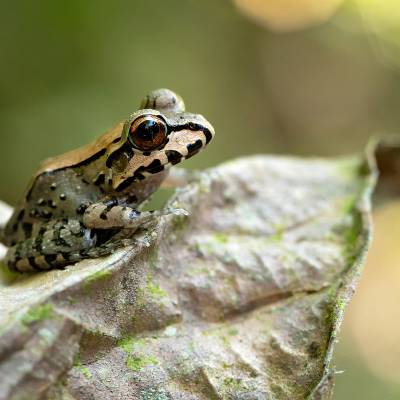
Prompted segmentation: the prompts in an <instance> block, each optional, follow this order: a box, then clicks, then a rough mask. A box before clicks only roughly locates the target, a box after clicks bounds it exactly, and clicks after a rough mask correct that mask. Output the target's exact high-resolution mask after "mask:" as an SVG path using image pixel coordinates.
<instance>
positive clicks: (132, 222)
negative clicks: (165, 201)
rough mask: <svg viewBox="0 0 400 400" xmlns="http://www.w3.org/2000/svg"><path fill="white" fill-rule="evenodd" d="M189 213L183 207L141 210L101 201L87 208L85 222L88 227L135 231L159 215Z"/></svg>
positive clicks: (84, 216)
mask: <svg viewBox="0 0 400 400" xmlns="http://www.w3.org/2000/svg"><path fill="white" fill-rule="evenodd" d="M187 214H188V213H187V211H185V210H182V209H173V210H172V209H165V210H159V211H144V212H140V211H137V210H135V209H133V208H131V207H126V206H120V205H112V204H111V205H110V204H107V202H100V203H94V204H92V205H90V206H89V207H88V208H87V209H86V211H85V213H84V215H83V223H84V225H85V226H86V227H88V228H93V229H117V228H120V229H130V230H132V231H135V230H137V229H138V228H140V227H145V226H146V225H148V224H149V223H150V222H152V221H154V220H155V218H157V217H161V216H164V215H187Z"/></svg>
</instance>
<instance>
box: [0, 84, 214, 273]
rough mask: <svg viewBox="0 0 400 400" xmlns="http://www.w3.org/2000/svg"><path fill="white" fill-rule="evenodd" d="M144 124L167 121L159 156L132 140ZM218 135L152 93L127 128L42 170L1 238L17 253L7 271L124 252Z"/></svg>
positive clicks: (165, 94)
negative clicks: (155, 196)
mask: <svg viewBox="0 0 400 400" xmlns="http://www.w3.org/2000/svg"><path fill="white" fill-rule="evenodd" d="M142 116H155V117H158V118H162V119H163V120H164V121H165V123H166V125H167V127H168V133H167V140H166V142H165V143H164V144H163V145H162V146H161V147H158V148H157V149H156V150H151V151H143V150H139V149H138V148H136V147H135V146H134V145H132V142H131V141H130V140H128V136H129V129H130V127H131V125H132V124H133V122H134V121H137V119H138V118H141V117H142ZM213 135H214V130H213V128H212V126H211V125H210V124H209V123H208V122H207V121H206V120H205V119H204V118H203V117H202V116H201V115H197V114H190V113H187V112H185V111H184V103H183V101H182V99H181V98H180V97H179V96H177V95H176V94H175V93H173V92H171V91H169V90H167V89H159V90H156V91H153V92H151V93H150V94H149V95H147V96H146V97H145V99H144V100H143V102H142V104H141V109H140V110H139V111H137V112H135V113H134V114H132V115H131V116H130V117H129V118H128V119H127V120H126V121H125V123H124V124H119V125H117V126H116V127H115V128H113V129H112V130H110V131H109V132H107V133H106V134H104V135H103V136H102V137H101V138H99V139H98V140H97V141H96V142H95V143H93V144H91V145H88V146H85V147H84V148H81V149H77V150H75V151H73V152H70V153H67V154H65V155H62V156H59V157H56V158H53V159H50V160H48V161H46V162H45V163H44V164H43V165H42V167H41V168H40V169H39V171H38V173H36V174H35V176H34V178H33V180H32V183H31V184H30V185H29V187H28V190H27V192H26V194H25V196H24V197H23V199H22V200H21V202H20V203H19V205H18V206H17V207H16V208H15V212H14V214H13V215H12V217H11V218H10V220H9V222H8V223H7V225H6V227H5V229H4V232H3V233H2V235H1V241H2V242H3V243H4V244H5V245H7V246H11V247H10V248H9V250H8V253H7V256H6V263H7V265H8V266H9V268H11V269H12V270H16V271H20V272H29V271H41V270H47V269H52V268H62V267H64V266H65V265H68V264H70V263H73V262H76V261H79V260H81V259H83V258H90V257H97V256H101V255H105V254H108V253H110V252H111V251H112V250H114V249H115V248H116V247H119V246H121V243H123V238H125V237H126V230H127V229H129V231H130V232H132V231H134V230H136V229H137V228H139V227H141V226H143V225H144V224H146V222H147V221H149V219H151V218H153V217H154V213H149V212H143V213H140V212H138V211H136V209H137V207H138V206H139V205H140V204H141V203H142V202H143V201H145V200H146V199H147V198H148V197H149V196H150V195H151V194H152V193H153V192H154V191H155V190H157V188H158V187H159V186H160V185H161V183H162V181H163V180H164V179H165V177H166V176H167V174H168V168H169V167H170V166H171V165H174V164H177V163H179V162H181V161H182V160H184V159H186V158H189V157H191V156H193V155H194V154H196V153H198V152H199V151H200V150H201V149H202V148H204V147H205V146H206V145H207V144H208V142H209V141H210V140H211V138H212V137H213ZM168 212H170V211H166V210H164V211H159V212H157V213H158V214H159V215H163V214H166V213H168Z"/></svg>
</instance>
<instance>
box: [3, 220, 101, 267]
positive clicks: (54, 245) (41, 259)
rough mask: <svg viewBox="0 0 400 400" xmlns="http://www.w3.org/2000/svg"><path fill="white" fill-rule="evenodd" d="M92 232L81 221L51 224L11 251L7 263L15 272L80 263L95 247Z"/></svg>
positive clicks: (42, 227) (7, 255) (6, 258)
mask: <svg viewBox="0 0 400 400" xmlns="http://www.w3.org/2000/svg"><path fill="white" fill-rule="evenodd" d="M95 242H96V237H95V235H94V232H93V231H92V230H91V229H87V228H85V227H84V226H83V225H82V224H81V223H80V222H79V221H77V220H73V219H70V220H68V221H51V222H49V223H47V224H43V225H42V226H41V227H40V230H39V231H38V232H37V235H36V236H34V237H32V238H29V239H26V240H25V241H22V242H19V243H18V244H16V245H15V246H12V247H10V248H9V249H8V251H7V254H6V257H5V260H4V261H5V263H6V264H7V266H8V267H9V268H10V269H11V270H14V271H19V272H32V271H44V270H49V269H54V268H62V267H65V266H66V265H68V264H72V263H74V262H77V261H80V260H81V259H83V258H87V257H85V253H86V252H87V251H88V250H89V249H90V248H92V247H94V246H95Z"/></svg>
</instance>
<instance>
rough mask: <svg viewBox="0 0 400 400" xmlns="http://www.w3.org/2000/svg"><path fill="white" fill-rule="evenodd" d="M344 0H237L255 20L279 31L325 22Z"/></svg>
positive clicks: (242, 8)
mask: <svg viewBox="0 0 400 400" xmlns="http://www.w3.org/2000/svg"><path fill="white" fill-rule="evenodd" d="M343 1H344V0H324V1H321V0H268V1H265V0H235V3H236V5H237V6H238V7H239V9H240V10H242V11H243V12H244V13H245V14H247V15H248V16H249V17H251V18H253V19H254V20H255V21H257V22H259V23H261V24H264V25H266V27H267V28H270V29H273V30H275V31H278V32H285V31H292V30H296V29H304V28H307V27H310V26H313V25H317V24H319V23H321V22H325V21H326V20H327V19H328V18H329V17H331V16H332V15H333V13H334V12H335V11H336V10H337V8H338V7H339V6H340V5H341V4H342V3H343Z"/></svg>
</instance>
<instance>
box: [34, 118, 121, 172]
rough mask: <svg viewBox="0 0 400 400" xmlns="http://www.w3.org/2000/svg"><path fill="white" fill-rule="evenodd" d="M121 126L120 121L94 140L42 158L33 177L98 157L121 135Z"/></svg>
mask: <svg viewBox="0 0 400 400" xmlns="http://www.w3.org/2000/svg"><path fill="white" fill-rule="evenodd" d="M123 126H124V124H123V122H120V123H118V124H117V125H115V126H114V127H113V128H111V129H110V130H108V131H107V132H106V133H104V134H103V135H101V136H100V137H99V138H98V139H97V140H96V141H94V142H92V143H89V144H87V145H85V146H82V147H80V148H78V149H75V150H71V151H69V152H67V153H64V154H61V155H59V156H56V157H50V158H48V159H46V160H44V161H43V162H42V164H41V165H40V167H39V169H38V171H37V172H36V174H35V175H34V179H35V178H36V177H38V176H39V175H40V174H43V173H45V172H49V171H55V170H59V169H63V168H68V167H73V166H76V165H79V164H83V163H86V162H89V161H91V160H92V159H95V158H96V157H100V156H101V155H102V154H104V153H105V151H106V148H107V147H108V146H109V145H110V144H111V143H113V142H114V141H117V140H118V139H119V138H120V137H121V133H122V129H123Z"/></svg>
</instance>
